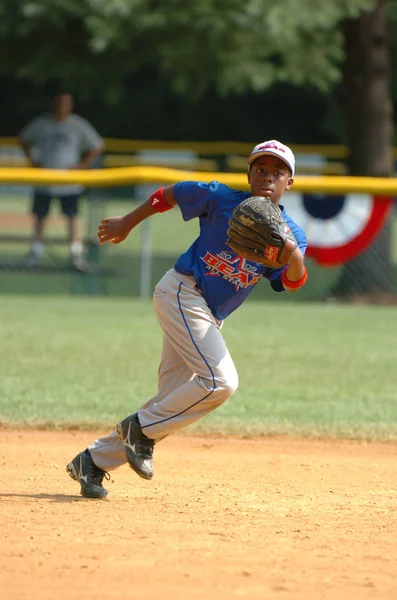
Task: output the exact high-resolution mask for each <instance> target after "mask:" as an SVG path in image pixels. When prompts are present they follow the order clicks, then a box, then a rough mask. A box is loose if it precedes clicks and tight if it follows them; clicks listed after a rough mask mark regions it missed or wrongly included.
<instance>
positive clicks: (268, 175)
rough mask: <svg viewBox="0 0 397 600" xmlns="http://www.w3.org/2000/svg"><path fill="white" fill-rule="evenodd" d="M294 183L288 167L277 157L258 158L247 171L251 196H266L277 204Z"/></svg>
mask: <svg viewBox="0 0 397 600" xmlns="http://www.w3.org/2000/svg"><path fill="white" fill-rule="evenodd" d="M293 182H294V179H293V177H292V176H291V171H290V170H289V167H288V166H287V165H286V164H285V162H284V161H282V160H281V159H280V158H278V157H277V156H271V155H266V156H260V157H259V158H257V159H256V160H254V162H253V163H252V165H251V168H250V170H249V171H248V183H249V184H250V186H251V192H252V195H253V196H267V197H268V198H270V200H271V201H272V202H274V204H278V202H279V200H280V198H281V196H282V195H283V193H284V192H285V190H289V189H290V187H291V186H292V184H293Z"/></svg>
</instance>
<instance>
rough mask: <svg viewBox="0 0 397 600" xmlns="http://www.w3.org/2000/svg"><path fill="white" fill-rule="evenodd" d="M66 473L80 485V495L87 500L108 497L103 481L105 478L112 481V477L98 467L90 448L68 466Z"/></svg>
mask: <svg viewBox="0 0 397 600" xmlns="http://www.w3.org/2000/svg"><path fill="white" fill-rule="evenodd" d="M66 472H67V473H69V475H70V477H71V478H72V479H74V480H75V481H78V482H79V483H80V486H81V490H80V494H81V495H82V496H84V497H85V498H106V496H107V495H108V493H107V490H105V488H104V487H103V485H102V481H103V478H104V477H105V478H106V479H110V475H109V473H107V472H106V471H103V470H102V469H100V468H99V467H97V466H96V464H95V463H94V461H93V460H92V457H91V454H90V451H89V450H88V448H87V449H86V450H84V451H83V452H80V454H78V455H77V456H76V457H75V458H74V459H73V460H72V462H70V463H69V464H68V465H67V466H66Z"/></svg>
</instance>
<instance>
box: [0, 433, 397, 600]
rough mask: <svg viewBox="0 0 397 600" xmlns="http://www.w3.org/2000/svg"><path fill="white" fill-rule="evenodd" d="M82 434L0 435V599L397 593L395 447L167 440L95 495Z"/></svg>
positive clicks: (356, 596)
mask: <svg viewBox="0 0 397 600" xmlns="http://www.w3.org/2000/svg"><path fill="white" fill-rule="evenodd" d="M94 437H95V436H94ZM92 439H93V436H92V434H90V433H86V432H61V433H54V432H39V431H8V430H5V431H0V463H1V469H0V482H1V489H0V527H1V540H2V542H1V546H0V590H1V592H0V596H1V598H2V599H4V600H22V599H23V600H25V599H26V600H27V599H29V600H50V599H51V600H53V599H54V598H56V599H57V600H75V599H77V598H79V599H84V600H113V599H116V598H117V599H120V598H123V599H125V600H131V599H133V600H160V599H161V600H171V599H173V600H179V599H183V600H186V599H192V600H196V599H205V600H212V599H214V600H215V599H216V600H229V599H231V598H232V599H233V598H247V599H249V600H256V599H261V600H263V599H266V600H267V599H273V598H277V599H283V600H284V599H286V600H290V599H292V598H293V599H294V600H297V599H299V600H300V599H302V600H303V599H305V600H308V599H313V600H314V599H316V600H318V599H326V600H329V599H334V598H335V599H336V598H337V599H338V600H340V599H347V598H348V599H349V600H355V599H357V600H362V599H364V598H376V599H377V600H379V599H386V598H387V599H393V600H394V599H395V598H397V473H396V465H397V461H396V455H397V447H396V446H395V445H391V444H390V445H388V444H365V443H348V442H320V441H297V440H291V439H271V438H270V439H265V440H235V439H212V438H199V437H195V438H191V437H185V436H180V437H178V436H174V437H172V438H168V439H167V440H165V441H164V442H162V443H161V445H160V444H159V445H158V446H157V448H156V452H155V469H156V477H155V479H154V480H153V481H152V482H145V481H143V480H141V479H139V478H138V477H137V476H136V475H135V474H134V473H133V472H132V471H131V470H130V469H129V468H127V467H122V468H121V469H119V470H118V471H116V472H113V473H112V479H111V481H109V482H107V487H108V489H109V492H110V493H109V499H108V500H102V501H92V500H86V499H84V498H82V497H81V496H79V494H78V491H79V486H78V485H77V484H76V483H75V482H74V481H72V480H71V479H70V478H69V477H68V476H67V474H66V473H65V464H66V463H67V462H68V461H69V460H70V459H71V458H73V457H74V455H75V454H76V453H77V452H78V451H79V450H81V449H83V448H84V447H85V446H86V445H87V443H89V442H90V441H91V440H92Z"/></svg>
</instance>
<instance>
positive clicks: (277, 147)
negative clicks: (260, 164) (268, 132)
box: [248, 140, 295, 175]
mask: <svg viewBox="0 0 397 600" xmlns="http://www.w3.org/2000/svg"><path fill="white" fill-rule="evenodd" d="M267 154H271V155H273V156H278V157H279V158H281V160H283V161H284V162H285V163H286V164H287V165H288V166H289V168H290V169H291V172H292V175H294V174H295V156H294V153H293V152H292V150H291V148H289V147H288V146H285V145H284V144H282V143H281V142H278V141H277V140H268V141H267V142H261V143H260V144H258V145H257V146H255V148H254V149H253V150H252V152H251V154H250V155H249V157H248V164H249V165H252V163H253V162H254V160H256V159H257V158H259V157H260V156H265V155H267Z"/></svg>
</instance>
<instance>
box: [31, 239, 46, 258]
mask: <svg viewBox="0 0 397 600" xmlns="http://www.w3.org/2000/svg"><path fill="white" fill-rule="evenodd" d="M43 252H44V244H43V242H38V241H35V242H33V244H32V254H34V255H35V256H42V254H43Z"/></svg>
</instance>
